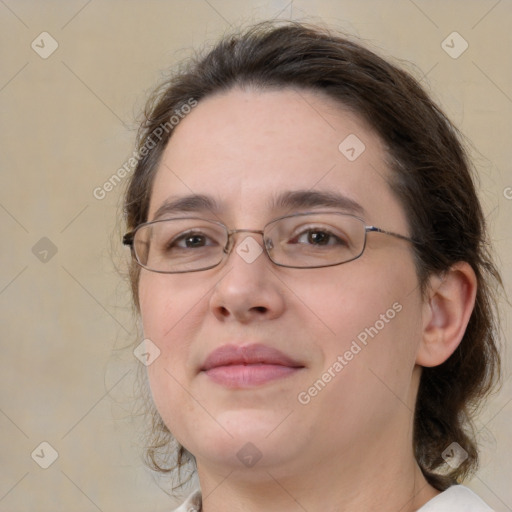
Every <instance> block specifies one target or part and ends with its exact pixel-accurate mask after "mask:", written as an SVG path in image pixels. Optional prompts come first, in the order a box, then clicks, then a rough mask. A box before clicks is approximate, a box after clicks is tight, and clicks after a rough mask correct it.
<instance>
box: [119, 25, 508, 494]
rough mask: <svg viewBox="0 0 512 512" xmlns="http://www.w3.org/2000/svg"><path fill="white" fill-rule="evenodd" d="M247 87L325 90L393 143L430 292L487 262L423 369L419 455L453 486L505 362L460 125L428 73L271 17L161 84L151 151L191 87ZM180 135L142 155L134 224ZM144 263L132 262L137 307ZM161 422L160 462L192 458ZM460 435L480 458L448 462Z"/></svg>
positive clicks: (203, 92)
mask: <svg viewBox="0 0 512 512" xmlns="http://www.w3.org/2000/svg"><path fill="white" fill-rule="evenodd" d="M236 86H238V87H247V86H252V87H256V88H261V89H265V88H286V87H295V88H303V89H309V90H314V91H322V92H323V93H324V94H326V95H328V96H329V97H330V98H333V99H335V100H337V101H338V102H339V103H341V104H342V105H344V106H345V107H348V108H350V109H352V110H353V111H354V112H356V113H357V114H358V115H359V116H360V117H361V118H362V119H364V120H365V121H366V122H367V123H368V124H369V125H370V126H371V127H372V128H373V129H374V130H375V132H376V133H377V134H378V135H379V136H380V138H381V139H382V140H383V141H384V143H385V145H386V146H387V149H388V158H389V165H390V167H391V169H392V171H393V172H392V178H391V183H390V186H391V188H392V190H393V191H394V193H395V194H396V196H397V197H398V199H399V201H400V203H401V205H402V207H403V208H404V211H405V214H406V217H407V219H408V222H409V229H410V232H411V233H413V234H414V237H415V238H416V239H419V240H420V241H421V244H419V245H416V246H415V248H414V250H415V260H416V266H417V272H418V278H419V282H420V285H421V287H422V291H423V292H424V291H425V290H426V286H427V278H428V277H429V276H430V275H431V274H441V273H443V272H445V271H447V270H448V269H449V268H450V267H451V266H452V265H453V264H454V263H456V262H459V261H465V262H468V263H469V264H470V265H471V267H472V268H473V270H474V271H475V273H476V276H477V280H478V290H477V296H476V304H475V307H474V310H473V313H472V315H471V318H470V321H469V325H468V327H467V329H466V332H465V334H464V337H463V339H462V342H461V343H460V345H459V347H458V348H457V350H456V351H455V352H454V353H453V355H452V356H451V357H450V358H449V359H448V360H447V361H446V362H445V363H443V364H441V365H440V366H437V367H434V368H424V369H423V370H422V376H421V381H420V386H419V391H418V396H417V401H416V411H415V418H414V450H415V456H416V460H417V462H418V464H419V466H420V467H421V469H422V471H423V473H424V475H425V477H426V478H427V480H428V481H429V482H430V483H431V484H432V485H433V486H434V487H436V488H437V489H439V490H444V489H446V488H447V487H448V486H450V485H451V484H453V483H455V482H456V481H457V480H459V481H460V480H461V479H463V478H464V477H466V476H467V475H468V474H469V473H470V472H472V471H473V470H475V469H476V467H477V462H478V451H477V445H476V441H475V435H474V430H473V428H472V422H471V418H472V417H473V415H474V413H475V411H476V408H477V406H478V405H479V404H480V403H481V402H482V399H483V398H484V397H485V396H486V395H487V394H488V393H489V392H490V391H491V389H492V388H493V385H494V384H495V382H497V380H498V377H499V363H500V361H499V353H498V347H497V338H498V318H497V306H496V304H497V301H496V290H497V289H498V287H499V285H500V284H501V279H500V276H499V273H498V271H497V269H496V267H495V266H494V264H493V262H492V258H491V257H490V255H489V252H488V245H487V239H486V237H487V235H486V229H485V220H484V216H483V212H482V209H481V205H480V203H479V200H478V197H477V194H476V190H475V184H474V179H473V176H472V170H471V167H470V164H469V162H468V158H467V155H466V153H465V150H464V149H463V146H462V144H461V142H460V135H459V134H458V132H457V130H456V128H455V127H454V126H453V125H452V124H451V123H450V121H449V120H448V119H447V118H446V116H445V115H444V113H443V112H442V111H441V110H440V108H439V107H438V106H437V105H436V104H435V103H434V102H433V101H432V100H431V99H430V98H429V96H428V95H427V93H426V92H425V91H424V90H423V88H422V87H421V86H420V85H419V83H418V81H417V80H415V79H414V78H413V77H412V76H411V75H410V74H409V73H407V72H405V71H403V70H402V69H399V68H398V67H396V66H394V65H392V64H390V63H389V62H387V61H386V60H384V59H382V58H381V57H379V56H378V55H376V54H375V53H374V52H372V51H370V50H368V49H366V48H364V47H363V46H361V45H360V44H358V43H355V42H353V41H352V40H349V39H347V38H345V37H342V36H340V35H339V34H333V33H331V32H329V31H328V30H325V29H321V28H318V27H315V26H309V25H305V24H302V23H296V22H286V23H275V22H265V23H260V24H258V25H255V26H253V27H250V28H249V29H247V30H245V31H243V32H241V33H240V34H236V35H230V36H227V37H224V38H223V39H222V40H221V41H220V42H219V43H217V44H216V45H215V47H214V48H213V49H211V50H210V51H209V52H207V53H206V54H205V55H203V56H196V57H195V58H193V59H191V60H190V61H189V62H188V63H187V64H186V67H184V68H182V69H179V70H178V71H177V73H176V74H175V75H174V76H173V77H172V78H170V79H168V80H166V81H165V82H164V83H163V84H162V85H161V86H160V87H159V88H158V89H157V90H156V91H155V92H154V94H153V96H152V97H151V99H150V100H149V102H148V105H147V108H146V112H145V121H144V123H143V124H142V126H141V129H140V132H139V139H138V147H139V151H140V150H141V148H143V147H144V145H145V144H146V142H147V140H148V138H149V137H151V136H152V134H154V132H155V130H157V128H158V127H159V126H162V125H163V124H165V123H166V122H167V121H168V120H169V118H170V116H172V115H173V113H175V112H176V111H179V109H180V108H181V107H182V106H183V105H185V104H186V103H187V102H189V101H190V99H191V98H193V99H194V100H195V101H198V102H199V101H200V100H201V99H202V98H204V97H205V96H209V95H212V94H214V93H217V92H221V91H226V90H229V89H231V88H233V87H236ZM170 136H172V130H170V131H169V133H167V134H166V135H165V136H164V137H162V138H161V139H159V140H158V142H157V144H156V146H155V147H154V148H153V149H151V151H149V152H147V154H145V155H144V156H143V157H142V158H141V159H140V160H139V162H138V165H137V167H136V169H135V172H134V175H133V176H132V178H131V182H130V184H129V188H128V190H127V193H126V197H125V212H126V221H127V228H128V229H129V230H131V229H134V228H135V227H136V226H137V225H138V224H140V223H142V222H145V221H146V220H147V215H148V207H149V200H150V194H151V184H152V181H153V178H154V175H155V172H156V169H157V166H158V163H159V160H160V157H161V155H162V152H163V151H164V148H165V146H166V143H167V141H168V139H169V137H170ZM139 271H140V269H139V267H138V266H137V265H136V264H135V263H132V267H131V283H132V290H133V297H134V301H135V304H136V305H137V307H138V294H137V287H138V275H139V274H138V273H139ZM153 432H154V434H155V438H154V442H153V443H152V444H151V445H150V446H149V447H148V449H147V461H148V462H149V464H150V466H151V467H153V468H154V469H157V470H159V471H171V470H172V469H173V466H174V467H176V466H177V467H178V468H180V467H181V465H182V464H184V462H185V461H186V460H190V459H191V456H190V454H187V452H186V451H185V450H184V449H183V447H178V449H179V450H178V454H177V456H178V460H177V464H176V463H175V464H174V465H173V464H171V465H167V466H166V465H165V464H164V463H163V461H164V460H167V461H168V460H169V459H166V458H165V456H164V454H165V452H166V449H167V447H168V446H171V445H172V443H173V442H174V441H173V438H172V436H171V434H170V432H169V431H168V429H167V427H166V426H165V425H164V423H163V422H162V420H161V418H160V417H159V415H158V414H154V421H153ZM454 441H455V442H457V443H458V444H459V445H461V446H462V447H463V448H464V449H465V450H466V452H467V453H468V458H467V459H466V460H465V461H464V462H463V463H462V464H461V465H460V466H459V467H458V468H456V469H451V468H448V471H440V470H443V469H447V467H446V464H444V460H443V458H442V453H443V451H444V450H445V449H446V448H447V447H448V446H449V445H450V444H451V443H452V442H454ZM175 462H176V461H175ZM441 473H443V474H441Z"/></svg>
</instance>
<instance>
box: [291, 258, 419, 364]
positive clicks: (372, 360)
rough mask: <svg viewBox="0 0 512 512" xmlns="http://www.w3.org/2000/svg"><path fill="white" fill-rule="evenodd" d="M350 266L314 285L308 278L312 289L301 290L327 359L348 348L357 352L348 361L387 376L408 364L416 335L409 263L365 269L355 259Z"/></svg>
mask: <svg viewBox="0 0 512 512" xmlns="http://www.w3.org/2000/svg"><path fill="white" fill-rule="evenodd" d="M402 259H403V258H402ZM350 265H352V267H351V268H350V269H349V267H348V265H347V266H346V267H345V268H343V267H339V270H338V271H337V272H331V273H330V274H329V275H328V276H327V275H326V276H320V275H319V276H317V279H316V281H315V280H313V278H312V277H311V281H310V282H312V283H315V286H309V287H307V288H305V289H304V290H303V291H302V292H301V295H302V296H303V297H306V299H305V302H306V305H307V306H309V307H310V309H311V310H312V311H313V312H314V313H315V317H316V318H317V319H318V325H319V326H320V327H321V329H322V332H323V333H324V334H323V335H322V336H321V338H322V340H323V341H322V342H321V345H322V349H323V351H324V353H325V354H326V357H327V359H333V358H334V359H335V358H336V357H337V356H338V355H339V354H344V353H345V352H346V351H350V350H351V351H352V353H354V352H355V353H357V356H355V357H353V359H358V360H360V361H361V363H364V364H365V365H366V366H367V367H368V366H369V365H371V366H377V365H378V366H379V367H382V368H386V371H387V372H393V368H400V367H401V365H403V364H407V365H408V366H411V365H413V363H414V356H415V352H416V349H417V345H418V343H419V341H420V336H421V331H420V330H419V329H420V327H421V320H420V318H421V300H420V297H419V290H418V284H417V277H416V271H415V268H414V265H413V263H412V262H409V261H407V260H405V261H404V264H403V265H401V266H397V265H396V264H395V265H393V264H391V262H390V264H389V265H385V264H384V265H382V264H380V265H370V264H368V263H367V262H366V261H364V260H363V259H361V260H360V261H354V262H352V263H350ZM319 332H320V331H319ZM319 345H320V342H319ZM358 347H360V349H361V350H360V351H359V348H358ZM347 356H348V357H349V358H352V354H350V353H348V354H347ZM402 367H403V366H402ZM395 373H396V372H395Z"/></svg>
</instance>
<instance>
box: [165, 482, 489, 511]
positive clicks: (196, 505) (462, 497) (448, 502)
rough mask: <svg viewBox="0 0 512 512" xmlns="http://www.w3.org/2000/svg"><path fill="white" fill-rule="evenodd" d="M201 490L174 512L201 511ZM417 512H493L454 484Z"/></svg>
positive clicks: (470, 493) (464, 488) (471, 492)
mask: <svg viewBox="0 0 512 512" xmlns="http://www.w3.org/2000/svg"><path fill="white" fill-rule="evenodd" d="M201 510H202V507H201V491H194V492H193V493H192V494H191V495H190V496H189V497H188V498H187V499H186V501H185V502H184V503H183V504H182V505H181V506H179V507H178V508H177V509H175V510H174V512H201ZM417 512H493V510H492V508H490V507H489V506H488V505H486V504H485V503H484V501H482V500H481V499H480V498H479V497H478V496H477V495H476V494H475V493H474V492H473V491H472V490H471V489H468V488H467V487H464V486H463V485H453V486H452V487H449V488H448V489H446V491H444V492H442V493H441V494H438V495H437V496H436V497H435V498H432V499H431V500H430V501H428V502H427V503H425V505H423V507H421V508H420V509H418V511H417Z"/></svg>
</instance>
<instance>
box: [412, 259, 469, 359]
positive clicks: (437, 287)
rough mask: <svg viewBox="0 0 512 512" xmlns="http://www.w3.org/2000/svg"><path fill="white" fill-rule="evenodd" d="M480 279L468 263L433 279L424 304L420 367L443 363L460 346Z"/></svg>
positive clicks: (454, 267)
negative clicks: (478, 279)
mask: <svg viewBox="0 0 512 512" xmlns="http://www.w3.org/2000/svg"><path fill="white" fill-rule="evenodd" d="M476 289H477V279H476V275H475V272H474V271H473V269H472V268H471V266H470V265H469V263H466V262H459V263H456V264H455V265H453V266H452V267H451V268H450V269H449V270H448V271H446V272H445V273H444V274H443V275H442V276H438V275H435V276H432V277H431V278H430V282H429V288H428V293H427V297H426V298H425V300H424V305H423V336H422V340H421V342H420V345H419V348H418V353H417V357H416V364H418V365H420V366H426V367H431V366H438V365H440V364H442V363H444V362H445V361H446V360H447V359H448V358H449V357H450V356H451V355H452V354H453V352H454V351H455V350H456V348H457V347H458V346H459V344H460V342H461V340H462V338H463V336H464V333H465V331H466V327H467V325H468V322H469V319H470V317H471V313H472V311H473V307H474V305H475V297H476Z"/></svg>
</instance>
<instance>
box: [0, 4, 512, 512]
mask: <svg viewBox="0 0 512 512" xmlns="http://www.w3.org/2000/svg"><path fill="white" fill-rule="evenodd" d="M269 17H280V18H290V17H293V18H294V19H303V18H308V19H309V20H310V21H311V20H312V21H315V20H318V19H322V20H324V21H325V22H327V23H328V24H330V25H332V26H334V27H338V28H341V29H342V30H344V31H346V32H349V33H351V34H355V35H359V36H361V37H362V38H364V39H365V40H366V41H367V42H368V44H369V45H370V46H372V47H373V48H375V49H378V50H379V51H381V52H383V53H384V54H386V55H393V56H394V57H395V58H396V59H397V60H400V61H404V65H405V66H407V67H408V68H409V69H411V70H412V72H413V73H414V74H415V76H417V77H419V78H421V77H423V76H424V77H425V78H424V83H426V84H428V88H429V89H430V90H431V92H432V94H433V96H434V98H436V99H437V101H439V102H440V103H441V105H442V106H443V107H444V108H445V109H446V110H447V112H448V113H449V115H450V116H451V117H452V118H453V119H454V121H455V122H456V123H457V124H458V125H459V127H460V128H461V129H462V131H463V132H464V133H465V134H466V135H467V136H468V137H469V139H470V140H471V141H472V143H473V145H474V156H475V158H476V163H477V165H478V168H479V170H480V173H481V196H482V199H483V201H484V204H485V209H486V212H487V214H488V220H489V223H490V225H491V228H492V233H493V238H494V240H495V244H496V249H497V251H498V254H499V258H500V261H501V266H502V269H503V274H504V277H505V285H506V289H507V291H508V293H509V295H510V291H511V284H512V270H511V269H512V264H511V263H512V238H511V230H510V222H511V219H512V188H510V189H509V188H507V187H512V170H511V164H510V162H511V161H512V158H511V157H512V154H511V153H512V151H511V146H512V145H511V143H510V134H511V128H512V126H511V124H512V73H511V72H512V66H511V62H512V59H511V57H512V55H511V53H512V52H511V48H512V31H511V29H510V27H511V23H512V3H511V2H510V0H502V1H497V0H450V1H448V0H444V1H441V0H438V1H434V0H432V1H430V0H415V1H414V2H413V1H412V0H393V1H391V0H386V1H384V0H381V1H378V0H373V1H361V0H359V1H358V0H316V1H315V2H313V1H304V0H295V1H293V2H289V1H288V0H273V1H270V0H267V1H247V2H241V1H235V0H208V1H207V0H188V1H186V0H172V1H169V0H168V1H157V0H152V1H146V2H142V1H119V0H118V1H108V0H92V1H89V2H87V1H85V0H73V1H63V0H62V1H58V2H57V1H40V0H31V1H28V0H19V1H15V0H1V1H0V48H1V50H0V51H1V66H0V118H1V120H2V132H1V139H0V140H1V148H0V154H1V157H0V158H1V159H0V162H1V163H0V165H1V173H2V174H1V176H2V186H1V188H0V236H1V244H2V245H1V247H2V253H1V254H2V264H1V266H0V308H1V315H2V323H1V329H2V332H1V336H2V337H1V343H2V346H1V358H0V390H1V397H0V432H1V438H0V454H1V455H0V456H1V464H0V511H18V510H19V511H40V512H43V511H50V510H52V511H53V510H70V511H97V510H101V511H104V512H107V511H125V512H129V511H138V512H140V511H164V510H169V509H171V508H172V505H173V504H174V501H173V500H172V499H170V498H169V497H168V496H167V495H166V494H165V493H164V492H163V491H162V490H161V489H160V487H159V485H160V486H162V487H163V486H165V481H164V480H161V479H155V478H153V476H152V475H151V474H150V472H149V470H147V469H145V467H144V466H143V465H142V463H141V461H140V457H139V451H140V445H141V442H140V433H141V431H142V430H141V429H142V424H141V422H140V420H139V419H137V418H132V417H131V410H132V409H133V399H132V398H131V397H132V395H133V387H134V382H135V375H136V367H137V365H139V364H140V363H139V362H138V361H137V360H136V359H135V358H134V356H133V355H132V353H131V350H130V349H122V347H123V346H125V345H128V344H129V343H131V342H133V341H134V340H136V336H137V334H136V322H135V321H134V320H133V318H132V315H131V309H130V299H129V294H128V288H127V286H126V284H125V283H123V282H122V280H121V278H120V277H119V276H118V274H117V273H116V269H115V268H114V264H113V263H112V256H113V257H114V261H118V260H119V258H122V255H123V254H124V253H123V251H122V249H121V248H120V247H119V238H118V231H120V230H121V227H120V226H116V217H118V215H119V211H118V204H119V198H120V193H121V188H122V187H121V186H119V187H116V188H115V189H114V190H113V191H112V192H110V193H108V194H107V195H106V197H105V198H104V199H103V200H98V199H96V198H95V197H94V196H93V189H95V188H96V187H100V186H102V184H103V183H104V182H105V181H106V180H107V179H108V178H109V177H110V176H111V175H112V174H113V173H115V172H116V170H117V169H118V168H120V167H121V166H122V165H123V164H124V163H125V161H126V159H127V158H128V157H129V156H130V154H131V151H132V144H133V140H134V131H133V130H134V128H135V126H136V122H135V119H136V117H137V115H138V113H139V111H140V109H141V107H142V105H143V103H144V100H145V95H146V93H147V91H148V90H149V89H150V88H151V87H152V86H153V85H154V84H155V83H156V81H158V80H159V79H160V76H161V72H162V71H164V70H165V69H166V68H168V67H169V66H170V65H172V64H173V63H175V62H177V61H179V60H180V59H182V58H184V57H185V56H186V55H187V48H190V47H191V46H194V45H199V44H203V43H204V42H205V41H211V40H213V39H215V38H216V37H217V36H218V35H219V34H221V33H222V32H224V31H225V30H227V29H228V28H229V25H230V24H240V23H241V22H244V23H245V22H251V21H257V20H260V19H263V18H269ZM44 31H46V32H48V33H49V34H51V36H52V37H53V38H54V39H55V40H56V41H57V43H58V45H59V46H58V49H57V50H56V51H55V52H54V53H53V54H51V55H50V56H49V57H48V58H46V59H43V58H42V57H40V56H39V55H38V53H36V52H35V51H34V50H33V49H32V48H31V43H32V41H33V40H35V41H36V43H38V42H39V43H38V44H39V51H40V52H43V51H48V50H49V49H50V48H51V47H50V40H49V39H45V41H46V42H45V44H44V49H43V48H42V43H41V42H40V41H41V37H39V38H38V36H39V34H41V32H44ZM453 31H457V32H459V33H460V34H461V35H462V36H463V38H464V39H465V40H466V41H467V42H468V43H469V47H468V49H467V51H466V52H465V53H463V54H462V55H461V56H460V57H459V58H457V59H453V58H451V57H450V56H449V55H448V54H447V53H445V51H444V50H443V49H442V47H441V43H442V41H443V40H444V39H445V38H446V37H447V36H448V35H449V34H450V33H452V32H453ZM44 37H47V36H44ZM407 62H412V63H414V64H408V63H407ZM507 196H508V199H507ZM43 237H46V238H48V239H49V240H51V243H52V244H53V245H50V244H49V242H48V241H46V240H43V241H42V242H39V241H40V239H41V238H43ZM112 242H113V243H112ZM38 243H39V245H36V244H38ZM34 246H36V248H35V249H33V247H34ZM52 247H54V249H53V251H55V249H56V250H57V252H56V253H55V254H52ZM111 247H113V250H111ZM45 250H46V251H48V252H47V253H45V252H44V251H45ZM34 252H35V254H34ZM45 258H46V261H45ZM41 259H42V261H41ZM503 310H504V313H505V318H504V338H503V339H504V343H506V339H507V338H508V339H510V310H509V309H507V307H505V306H503ZM507 357H508V360H510V357H509V356H506V359H507ZM509 368H510V364H508V363H506V365H505V371H506V373H505V377H504V385H503V389H502V390H501V392H500V393H499V394H497V395H496V396H494V397H493V398H492V400H491V401H490V402H489V404H488V406H487V407H486V408H485V409H484V411H483V413H482V416H481V418H480V419H479V427H480V428H481V430H482V435H483V436H482V437H483V442H484V457H483V464H482V468H481V470H480V471H479V473H478V475H477V477H476V478H474V479H473V481H472V482H470V484H469V485H470V486H471V487H472V488H473V489H474V490H476V491H477V492H478V493H479V494H480V495H481V496H482V497H483V498H484V499H485V500H486V501H488V502H489V504H491V505H492V506H493V507H494V508H495V510H496V511H509V510H512V487H511V486H510V481H511V477H512V462H511V461H512V440H511V439H512V436H511V435H510V433H511V427H510V425H511V424H512V379H510V371H509ZM43 441H46V442H48V443H50V445H51V446H52V447H53V448H54V449H55V450H56V451H57V452H58V458H57V460H56V461H55V462H54V463H53V464H52V465H51V466H50V467H49V468H48V469H42V468H41V467H39V465H38V464H36V462H35V461H34V460H33V459H32V458H31V453H32V452H33V451H34V450H35V449H36V448H37V447H38V446H39V444H40V443H41V442H43ZM41 450H43V451H42V452H41ZM37 454H39V458H38V456H37ZM43 454H44V455H43ZM49 456H50V450H49V449H48V448H45V447H44V446H43V447H42V448H38V449H37V450H36V452H35V455H34V459H36V460H39V461H43V459H44V460H46V461H48V460H49V459H48V457H49Z"/></svg>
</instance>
